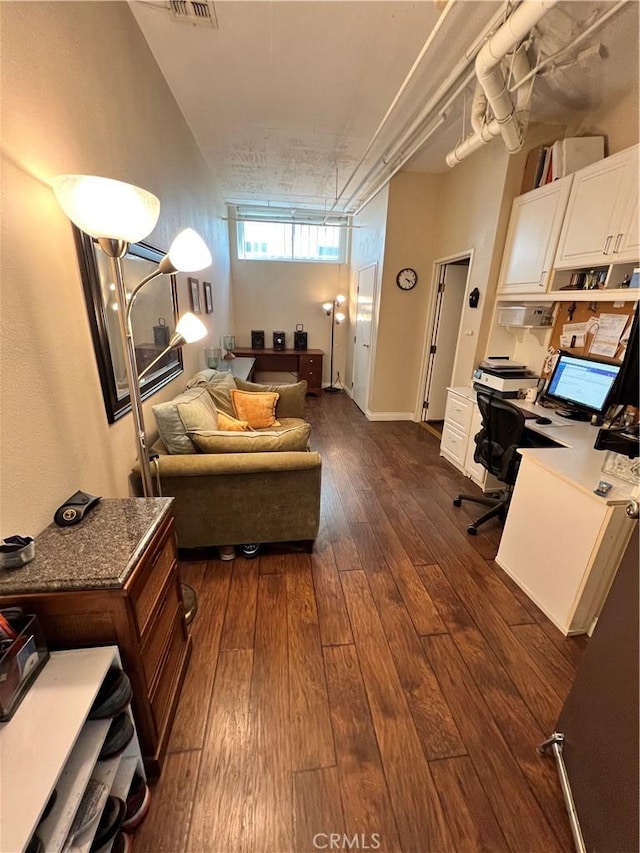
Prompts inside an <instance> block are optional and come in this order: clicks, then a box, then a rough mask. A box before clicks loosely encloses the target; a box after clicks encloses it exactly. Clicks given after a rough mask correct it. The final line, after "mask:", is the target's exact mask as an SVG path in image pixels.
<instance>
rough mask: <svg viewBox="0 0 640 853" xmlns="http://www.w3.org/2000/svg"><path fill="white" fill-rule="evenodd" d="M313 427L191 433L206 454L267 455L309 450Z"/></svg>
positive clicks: (198, 446)
mask: <svg viewBox="0 0 640 853" xmlns="http://www.w3.org/2000/svg"><path fill="white" fill-rule="evenodd" d="M310 435H311V424H302V425H301V426H296V427H291V428H290V429H285V430H281V431H279V432H223V431H217V432H215V431H202V430H201V431H197V432H192V433H190V436H191V438H192V439H193V443H194V444H195V445H196V447H197V448H198V449H199V450H201V451H202V452H203V453H267V452H284V451H302V450H308V445H309V436H310Z"/></svg>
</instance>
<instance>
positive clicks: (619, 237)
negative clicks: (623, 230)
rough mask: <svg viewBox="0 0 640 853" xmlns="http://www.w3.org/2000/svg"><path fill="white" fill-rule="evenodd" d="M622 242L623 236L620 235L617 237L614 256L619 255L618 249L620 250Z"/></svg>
mask: <svg viewBox="0 0 640 853" xmlns="http://www.w3.org/2000/svg"><path fill="white" fill-rule="evenodd" d="M620 240H622V234H618V236H617V237H616V243H615V246H614V247H613V254H614V255H615V254H617V252H618V249H619V248H620Z"/></svg>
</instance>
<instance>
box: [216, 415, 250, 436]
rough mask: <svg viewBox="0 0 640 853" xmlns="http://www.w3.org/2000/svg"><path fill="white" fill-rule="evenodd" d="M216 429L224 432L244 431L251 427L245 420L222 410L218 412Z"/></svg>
mask: <svg viewBox="0 0 640 853" xmlns="http://www.w3.org/2000/svg"><path fill="white" fill-rule="evenodd" d="M218 429H221V430H225V431H226V432H246V431H247V430H249V429H251V427H250V426H249V424H248V423H247V422H246V421H239V420H237V419H236V418H232V417H231V415H225V413H224V412H218Z"/></svg>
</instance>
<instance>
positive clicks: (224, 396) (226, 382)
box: [205, 371, 236, 417]
mask: <svg viewBox="0 0 640 853" xmlns="http://www.w3.org/2000/svg"><path fill="white" fill-rule="evenodd" d="M212 373H213V376H212V377H211V379H210V381H209V382H207V384H206V386H205V387H206V389H207V391H208V392H209V394H210V395H211V399H212V400H213V404H214V406H215V407H216V409H217V410H218V411H219V412H224V413H225V415H231V417H235V412H234V411H233V404H232V402H231V391H235V390H236V383H235V382H234V381H233V375H232V374H231V373H229V372H226V371H212Z"/></svg>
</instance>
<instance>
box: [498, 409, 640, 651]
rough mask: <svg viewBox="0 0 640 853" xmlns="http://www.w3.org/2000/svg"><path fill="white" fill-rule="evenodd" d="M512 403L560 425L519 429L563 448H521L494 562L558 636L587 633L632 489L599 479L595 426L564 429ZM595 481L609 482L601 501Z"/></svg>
mask: <svg viewBox="0 0 640 853" xmlns="http://www.w3.org/2000/svg"><path fill="white" fill-rule="evenodd" d="M514 402H515V401H514ZM517 405H518V406H519V407H520V408H522V409H528V410H529V411H533V412H537V413H539V414H540V415H541V416H545V417H550V418H552V419H553V420H554V421H558V422H563V425H562V426H555V425H553V424H551V425H548V426H543V425H539V424H536V422H535V420H533V419H531V420H527V422H526V429H527V430H530V431H532V432H535V433H539V434H540V435H545V436H547V437H548V438H550V439H552V440H554V441H556V442H558V443H559V444H562V445H563V446H562V447H550V448H522V450H521V454H522V462H521V465H520V470H519V472H518V479H517V481H516V485H515V489H514V492H513V497H512V500H511V505H510V508H509V514H508V516H507V521H506V524H505V527H504V531H503V533H502V538H501V540H500V548H499V550H498V554H497V556H496V562H497V563H498V565H499V566H500V567H501V568H502V569H504V571H505V572H507V574H508V575H510V576H511V577H512V578H513V580H515V582H516V583H517V584H518V585H519V586H520V587H521V588H522V589H523V590H524V591H525V592H526V593H527V595H528V596H529V597H530V598H531V599H532V600H533V601H534V602H535V603H536V604H537V605H538V607H540V609H541V610H542V611H544V613H545V614H546V615H547V616H548V617H549V619H550V620H551V621H552V622H553V623H554V624H555V625H556V626H557V627H558V628H559V629H560V630H561V631H562V633H563V634H565V635H568V634H582V633H585V632H588V631H590V630H591V629H592V627H593V624H594V620H595V619H596V618H597V616H598V613H599V612H600V608H601V607H602V604H603V602H604V599H605V598H606V595H607V592H608V590H609V587H610V585H611V582H612V580H613V578H614V575H615V573H616V571H617V568H618V564H619V562H620V559H621V557H622V554H623V552H624V549H625V547H626V545H627V542H628V541H629V538H630V536H631V534H632V532H633V531H634V529H635V527H636V522H635V521H632V520H630V519H629V518H628V517H627V515H626V513H625V506H626V504H627V502H628V500H629V499H630V498H632V497H635V496H637V494H638V488H637V486H636V487H634V486H632V485H631V484H629V483H626V482H625V481H624V480H620V479H618V478H616V477H613V476H612V475H611V474H603V473H602V471H601V468H602V464H603V462H604V453H603V452H602V451H599V450H594V448H593V444H594V441H595V438H596V435H597V432H598V429H597V427H593V426H591V424H588V423H580V422H576V421H568V422H567V424H566V425H565V424H564V419H562V418H560V417H559V416H558V415H556V414H555V413H554V412H553V410H550V409H544V408H542V407H541V406H536V405H534V404H532V403H525V402H524V401H521V400H518V401H517ZM599 480H607V482H610V483H612V486H613V488H612V489H611V491H610V492H609V494H608V495H607V497H604V498H602V497H599V496H598V495H596V494H594V492H593V490H594V489H595V487H596V486H597V485H598V481H599Z"/></svg>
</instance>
